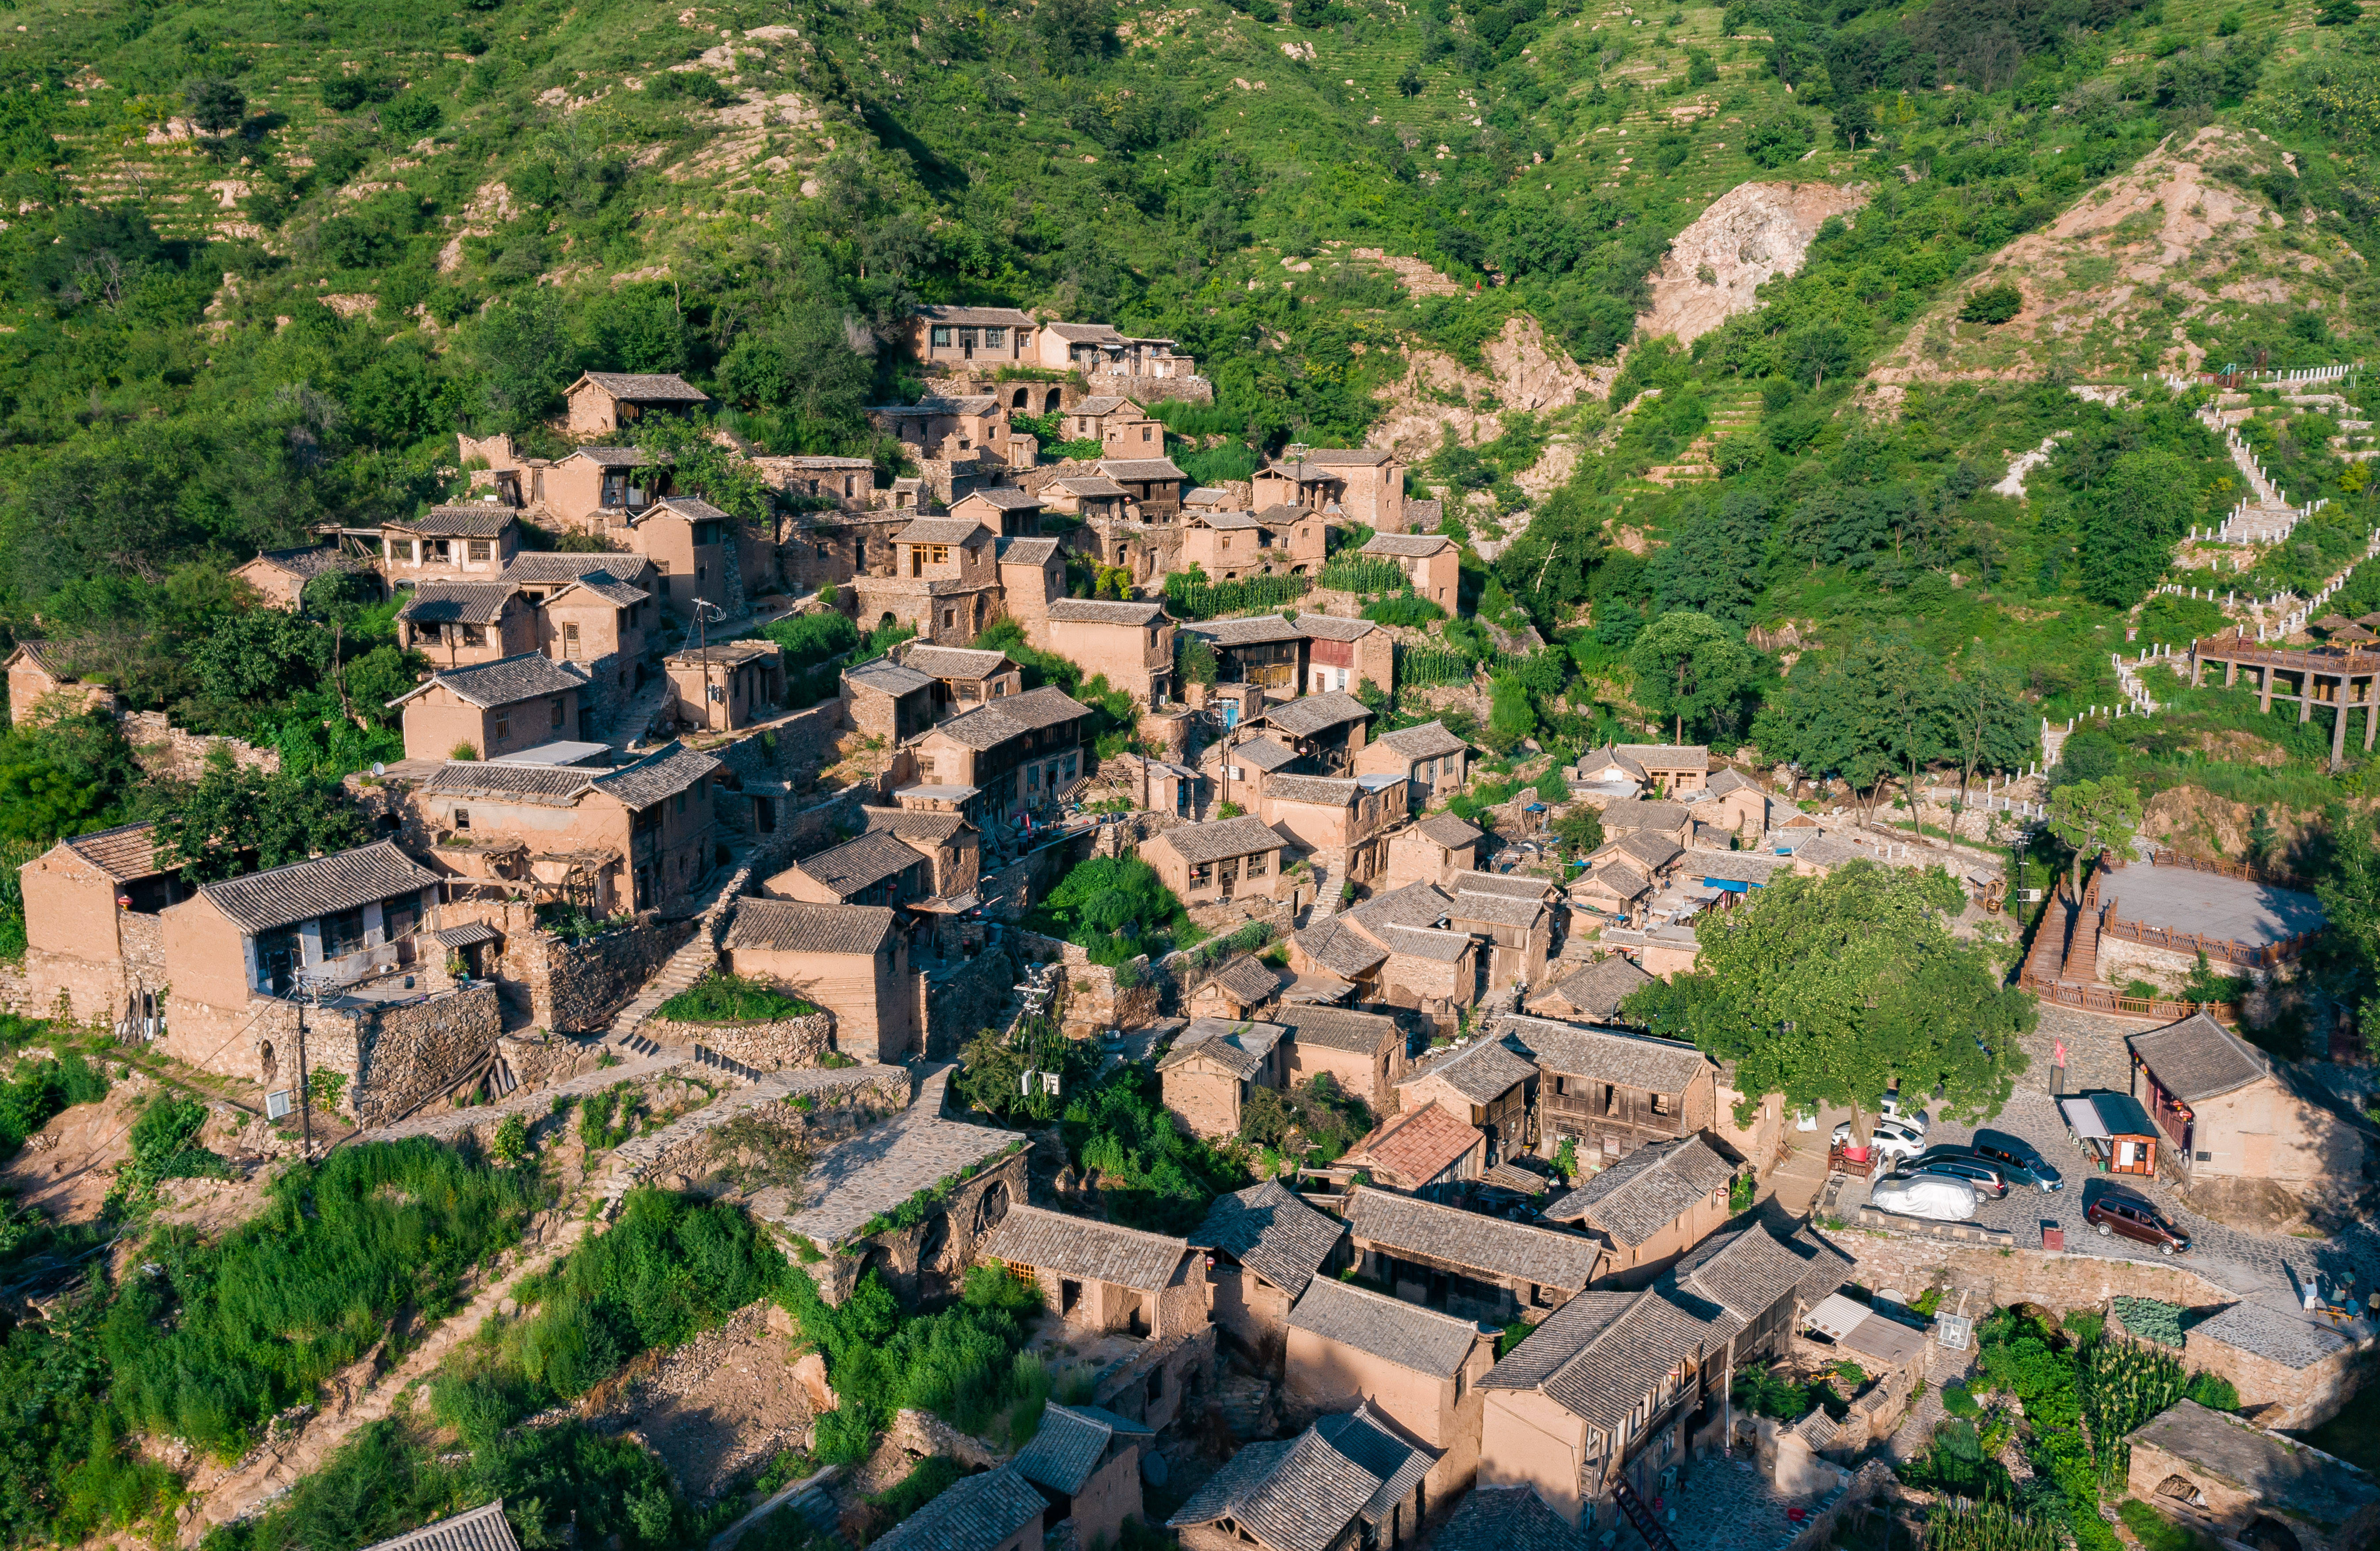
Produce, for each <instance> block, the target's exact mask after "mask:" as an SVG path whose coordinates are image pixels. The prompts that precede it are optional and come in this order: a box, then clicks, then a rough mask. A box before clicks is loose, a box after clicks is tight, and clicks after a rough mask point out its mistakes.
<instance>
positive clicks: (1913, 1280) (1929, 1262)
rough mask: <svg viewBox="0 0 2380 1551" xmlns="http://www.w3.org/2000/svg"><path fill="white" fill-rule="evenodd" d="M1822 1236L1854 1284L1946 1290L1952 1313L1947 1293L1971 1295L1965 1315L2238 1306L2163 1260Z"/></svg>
mask: <svg viewBox="0 0 2380 1551" xmlns="http://www.w3.org/2000/svg"><path fill="white" fill-rule="evenodd" d="M1827 1238H1828V1240H1829V1241H1831V1242H1832V1243H1833V1244H1834V1245H1835V1247H1836V1248H1838V1249H1840V1250H1841V1251H1842V1252H1844V1253H1845V1254H1848V1255H1851V1256H1852V1258H1854V1259H1855V1260H1857V1261H1858V1262H1859V1264H1858V1265H1857V1266H1855V1267H1854V1268H1853V1269H1852V1280H1853V1281H1855V1282H1858V1283H1859V1284H1860V1285H1861V1286H1863V1287H1865V1288H1872V1289H1875V1290H1876V1291H1882V1290H1884V1289H1885V1288H1899V1289H1900V1290H1901V1291H1902V1292H1905V1293H1907V1294H1908V1295H1909V1296H1910V1297H1912V1298H1914V1297H1916V1296H1917V1295H1918V1294H1920V1293H1922V1292H1924V1291H1925V1289H1926V1288H1929V1287H1936V1286H1943V1287H1948V1288H1951V1289H1952V1292H1953V1296H1952V1297H1951V1298H1950V1299H1949V1300H1948V1301H1946V1302H1945V1304H1944V1305H1943V1306H1944V1307H1945V1308H1955V1307H1956V1306H1957V1304H1958V1299H1957V1297H1956V1296H1955V1295H1956V1294H1957V1293H1959V1292H1969V1293H1972V1294H1973V1295H1974V1296H1973V1297H1970V1298H1969V1299H1968V1306H1967V1312H1968V1313H1971V1314H1972V1313H1976V1312H1977V1310H1976V1305H1977V1303H1978V1301H1981V1302H1982V1304H1983V1306H1985V1307H1986V1308H1988V1307H1991V1306H1994V1305H1998V1304H2008V1303H2035V1304H2039V1305H2040V1306H2041V1307H2042V1308H2045V1309H2047V1310H2049V1311H2050V1312H2051V1313H2057V1314H2060V1315H2063V1314H2066V1313H2070V1312H2072V1311H2073V1310H2076V1309H2089V1310H2098V1309H2103V1308H2105V1307H2106V1306H2107V1300H2108V1299H2110V1298H2154V1299H2156V1300H2158V1301H2161V1302H2166V1303H2174V1304H2179V1305H2180V1306H2181V1307H2183V1308H2186V1309H2197V1310H2200V1311H2202V1312H2211V1311H2213V1310H2215V1309H2217V1308H2221V1307H2223V1306H2224V1305H2226V1304H2229V1303H2236V1302H2238V1301H2240V1295H2239V1294H2237V1293H2235V1292H2233V1291H2231V1290H2230V1289H2229V1288H2225V1287H2222V1286H2219V1285H2217V1284H2216V1283H2214V1282H2211V1281H2208V1280H2207V1279H2206V1278H2205V1277H2204V1276H2199V1275H2198V1274H2197V1273H2196V1272H2194V1271H2191V1270H2189V1269H2187V1268H2185V1267H2183V1266H2181V1265H2177V1264H2167V1263H2164V1262H2158V1263H2156V1264H2150V1263H2149V1262H2146V1261H2138V1260H2111V1259H2108V1258H2107V1257H2105V1256H2101V1255H2085V1254H2063V1253H2058V1252H2052V1251H2047V1250H2027V1249H2015V1250H1998V1249H1991V1248H1987V1247H1985V1246H1984V1245H1980V1244H1973V1245H1971V1244H1954V1243H1948V1242H1941V1241H1935V1240H1921V1239H1913V1238H1904V1237H1902V1236H1901V1235H1899V1234H1890V1235H1888V1234H1881V1233H1874V1232H1857V1231H1851V1232H1836V1233H1829V1234H1828V1235H1827Z"/></svg>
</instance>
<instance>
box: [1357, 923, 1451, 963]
mask: <svg viewBox="0 0 2380 1551" xmlns="http://www.w3.org/2000/svg"><path fill="white" fill-rule="evenodd" d="M1373 935H1375V936H1377V937H1378V938H1379V939H1380V941H1382V942H1384V943H1386V944H1388V945H1389V951H1390V952H1391V953H1402V954H1404V955H1406V956H1407V957H1408V958H1413V959H1429V960H1431V961H1432V962H1434V963H1439V964H1451V963H1453V962H1455V961H1456V960H1457V959H1461V958H1462V957H1463V955H1464V954H1466V953H1468V952H1470V951H1471V934H1469V933H1468V932H1441V931H1439V930H1437V929H1436V928H1434V927H1427V926H1397V925H1389V926H1383V927H1380V928H1379V929H1378V931H1377V932H1375V933H1374V934H1373Z"/></svg>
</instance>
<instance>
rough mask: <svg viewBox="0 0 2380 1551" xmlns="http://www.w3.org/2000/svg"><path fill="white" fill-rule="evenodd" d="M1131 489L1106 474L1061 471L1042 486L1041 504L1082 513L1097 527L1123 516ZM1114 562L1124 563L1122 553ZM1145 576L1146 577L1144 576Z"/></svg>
mask: <svg viewBox="0 0 2380 1551" xmlns="http://www.w3.org/2000/svg"><path fill="white" fill-rule="evenodd" d="M1131 497H1132V492H1131V491H1129V490H1126V489H1125V488H1124V487H1123V486H1122V485H1120V484H1118V483H1116V482H1115V481H1113V480H1111V479H1110V478H1108V477H1107V476H1106V475H1105V474H1061V475H1060V476H1058V477H1057V478H1056V479H1053V480H1051V481H1050V482H1049V483H1047V484H1045V485H1043V486H1042V487H1041V504H1042V507H1044V508H1045V509H1046V510H1049V511H1053V512H1063V513H1064V514H1066V515H1067V516H1069V517H1079V518H1081V519H1083V521H1084V523H1085V524H1086V525H1087V526H1089V527H1091V528H1093V529H1094V530H1096V529H1099V528H1101V527H1104V526H1107V525H1109V524H1112V523H1118V522H1122V521H1123V520H1124V509H1123V508H1124V503H1125V502H1126V501H1128V500H1130V499H1131ZM1100 558H1101V559H1102V560H1108V563H1109V564H1111V565H1119V566H1120V565H1123V564H1124V563H1125V562H1124V560H1123V557H1122V556H1117V557H1115V558H1114V559H1112V560H1109V557H1108V556H1105V555H1102V556H1100ZM1143 580H1145V578H1144V579H1143Z"/></svg>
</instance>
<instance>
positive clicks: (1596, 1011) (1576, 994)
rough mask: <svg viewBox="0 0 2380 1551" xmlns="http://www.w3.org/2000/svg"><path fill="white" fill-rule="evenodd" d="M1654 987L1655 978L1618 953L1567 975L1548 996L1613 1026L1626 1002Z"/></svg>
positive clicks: (1585, 1017) (1591, 1019)
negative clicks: (1612, 1021) (1623, 1002)
mask: <svg viewBox="0 0 2380 1551" xmlns="http://www.w3.org/2000/svg"><path fill="white" fill-rule="evenodd" d="M1652 983H1653V977H1652V976H1651V975H1648V974H1646V973H1645V971H1643V970H1641V969H1639V968H1638V967H1637V966H1636V965H1635V963H1634V962H1633V960H1631V959H1626V958H1623V957H1622V956H1621V955H1620V954H1617V953H1615V954H1613V955H1612V956H1611V957H1610V958H1609V959H1599V960H1597V962H1595V963H1592V964H1589V965H1588V966H1586V968H1585V969H1583V970H1580V971H1576V972H1575V973H1573V974H1569V975H1565V976H1564V977H1562V979H1561V980H1560V981H1558V982H1556V983H1554V985H1553V986H1552V987H1551V988H1550V989H1549V990H1548V992H1546V993H1545V994H1546V995H1559V996H1560V997H1562V998H1563V999H1564V1000H1565V1001H1567V1002H1568V1003H1569V1004H1570V1006H1571V1007H1572V1008H1574V1009H1576V1012H1577V1015H1578V1016H1579V1017H1581V1018H1584V1019H1586V1020H1590V1021H1593V1022H1609V1021H1610V1020H1613V1019H1616V1018H1618V1017H1619V1016H1620V1004H1621V1002H1622V1001H1624V1000H1626V999H1627V998H1628V997H1629V996H1630V995H1633V994H1634V993H1636V992H1637V991H1639V990H1642V989H1643V988H1644V987H1645V986H1647V985H1650V984H1652Z"/></svg>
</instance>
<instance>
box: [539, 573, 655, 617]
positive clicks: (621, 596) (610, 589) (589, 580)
mask: <svg viewBox="0 0 2380 1551" xmlns="http://www.w3.org/2000/svg"><path fill="white" fill-rule="evenodd" d="M572 588H577V590H578V591H580V592H592V593H594V594H595V595H596V596H597V597H599V598H601V599H602V600H603V601H604V602H605V603H607V604H611V605H614V606H615V607H619V608H626V607H628V606H629V605H632V604H640V603H643V602H644V601H645V600H646V599H647V598H650V597H651V596H652V594H651V593H650V592H646V591H645V590H644V589H643V588H641V587H631V586H629V585H628V584H627V583H626V582H625V581H622V580H620V579H619V578H618V577H616V576H613V574H612V573H611V572H610V571H604V570H594V571H589V572H587V573H586V574H585V575H583V576H579V577H576V578H573V579H572V580H571V581H570V582H569V584H568V585H567V586H565V587H563V588H562V589H561V590H560V591H559V592H555V593H554V594H553V596H551V597H549V598H547V599H546V602H548V603H558V602H560V601H561V600H562V598H563V596H564V595H565V593H567V592H570V591H571V589H572Z"/></svg>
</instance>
